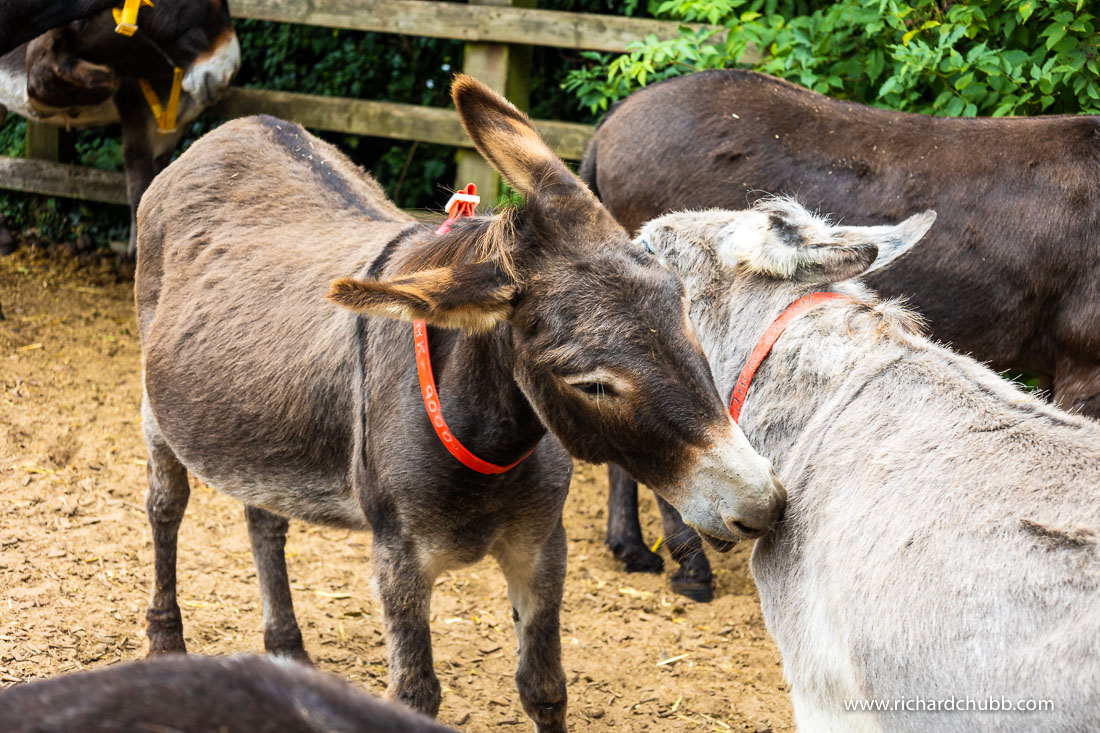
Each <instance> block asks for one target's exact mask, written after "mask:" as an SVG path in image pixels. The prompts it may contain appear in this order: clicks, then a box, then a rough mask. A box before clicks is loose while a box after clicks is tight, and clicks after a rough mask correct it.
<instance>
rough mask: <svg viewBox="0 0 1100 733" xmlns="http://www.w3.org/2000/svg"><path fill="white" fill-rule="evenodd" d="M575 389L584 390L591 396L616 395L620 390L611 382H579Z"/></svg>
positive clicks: (574, 386)
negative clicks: (616, 389) (610, 383)
mask: <svg viewBox="0 0 1100 733" xmlns="http://www.w3.org/2000/svg"><path fill="white" fill-rule="evenodd" d="M573 388H574V389H577V390H580V391H581V392H584V393H585V394H586V395H588V396H589V397H615V396H617V395H618V392H616V391H615V388H614V387H612V386H611V385H609V384H604V383H603V382H577V383H576V384H574V385H573Z"/></svg>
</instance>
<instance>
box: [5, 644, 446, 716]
mask: <svg viewBox="0 0 1100 733" xmlns="http://www.w3.org/2000/svg"><path fill="white" fill-rule="evenodd" d="M0 730H2V731H4V733H139V732H140V733H155V732H160V733H215V732H216V733H447V732H448V731H451V728H446V727H444V726H442V725H439V724H438V723H436V722H435V721H433V720H431V719H430V718H426V717H424V716H422V715H417V714H416V713H412V712H409V711H408V710H406V709H405V708H404V707H403V706H400V705H395V704H393V703H386V702H383V701H381V700H376V699H375V698H373V697H371V696H370V695H368V694H366V693H365V692H363V691H362V690H358V689H356V688H354V687H352V686H351V685H349V684H348V683H347V682H344V681H343V680H341V679H339V678H338V677H335V676H333V675H329V674H322V673H320V672H317V671H314V670H312V669H309V668H307V667H304V666H303V665H301V664H295V663H293V662H289V661H285V660H277V659H269V658H265V657H255V656H238V657H200V656H191V657H185V656H179V655H173V656H168V657H161V658H157V659H147V660H142V661H137V662H129V663H127V664H118V665H114V666H111V667H107V668H104V669H96V670H91V671H86V672H79V673H74V674H66V675H62V676H60V677H54V678H52V679H48V680H39V681H36V682H31V683H29V684H25V685H16V686H15V687H9V688H8V689H6V690H0Z"/></svg>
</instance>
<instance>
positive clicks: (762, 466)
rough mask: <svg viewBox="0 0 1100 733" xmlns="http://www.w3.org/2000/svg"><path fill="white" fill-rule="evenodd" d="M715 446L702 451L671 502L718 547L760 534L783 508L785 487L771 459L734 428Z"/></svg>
mask: <svg viewBox="0 0 1100 733" xmlns="http://www.w3.org/2000/svg"><path fill="white" fill-rule="evenodd" d="M731 433H732V435H729V436H726V437H725V439H724V440H721V441H720V442H718V444H717V445H715V446H714V447H713V448H711V449H710V450H707V451H701V452H700V453H699V456H698V458H697V459H696V461H695V465H694V466H693V467H692V468H690V469H689V470H688V471H687V473H686V475H685V476H684V479H683V481H681V482H680V483H679V484H678V485H677V486H676V487H675V488H674V492H675V495H676V496H675V499H670V500H669V501H670V503H671V504H672V505H673V506H675V507H676V508H677V509H678V510H679V511H680V515H681V516H682V517H683V519H684V521H685V522H686V523H687V524H688V525H690V526H691V527H692V528H693V529H694V530H695V531H696V532H698V533H699V535H700V536H701V537H702V538H703V539H705V540H706V541H707V542H708V543H709V544H710V545H711V546H713V547H714V549H716V550H718V551H719V552H728V551H729V550H730V549H731V548H732V547H733V546H734V544H736V543H737V541H739V540H754V539H757V538H758V537H762V536H764V535H765V534H766V533H767V532H768V531H769V530H771V528H772V527H773V526H774V525H775V523H776V522H777V521H778V520H779V518H780V516H781V515H782V513H783V508H784V507H785V506H786V504H787V490H786V489H785V488H784V487H783V484H782V482H780V480H779V478H778V477H777V476H776V475H775V471H774V470H773V469H772V464H771V462H770V461H768V459H766V458H764V457H763V456H761V455H760V454H759V453H757V452H756V451H755V450H753V449H752V447H751V446H750V445H749V443H748V441H747V440H746V439H745V436H744V435H743V434H741V431H740V430H736V429H734V430H732V431H731Z"/></svg>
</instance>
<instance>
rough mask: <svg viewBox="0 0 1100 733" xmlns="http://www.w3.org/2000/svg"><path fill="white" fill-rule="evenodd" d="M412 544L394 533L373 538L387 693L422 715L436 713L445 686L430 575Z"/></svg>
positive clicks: (375, 578) (377, 534)
mask: <svg viewBox="0 0 1100 733" xmlns="http://www.w3.org/2000/svg"><path fill="white" fill-rule="evenodd" d="M417 557H418V553H417V551H416V547H415V545H414V543H413V542H411V541H408V540H406V539H405V538H403V537H400V536H397V535H396V533H385V534H384V535H383V533H380V532H377V531H376V533H375V536H374V558H373V570H374V582H375V587H376V589H377V591H378V595H379V597H380V598H381V600H382V615H383V617H384V619H385V625H386V647H387V652H388V655H389V663H390V685H389V688H388V689H387V691H386V694H387V695H388V696H389V697H390V698H392V699H395V700H398V701H399V702H401V703H404V704H405V705H407V706H408V707H409V708H411V709H413V710H415V711H416V712H418V713H423V714H425V715H429V716H431V717H433V718H434V717H435V716H436V713H438V712H439V702H440V699H441V698H442V689H441V688H440V685H439V679H438V678H437V677H436V676H435V670H434V669H433V668H432V635H431V629H430V627H429V625H428V606H429V603H430V602H431V593H432V580H433V579H432V578H429V577H428V576H427V575H426V574H425V573H424V571H423V569H422V568H421V566H420V564H419V562H418V560H417Z"/></svg>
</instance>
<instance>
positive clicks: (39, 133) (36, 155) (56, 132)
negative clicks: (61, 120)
mask: <svg viewBox="0 0 1100 733" xmlns="http://www.w3.org/2000/svg"><path fill="white" fill-rule="evenodd" d="M27 157H28V158H32V159H34V160H49V161H52V162H54V163H57V162H62V163H67V162H69V160H71V159H72V135H71V134H70V133H69V132H68V131H65V132H63V131H62V130H61V128H60V127H57V126H56V125H44V124H42V123H40V122H33V121H31V120H27Z"/></svg>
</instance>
